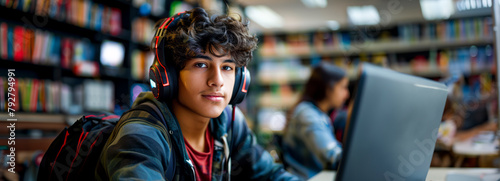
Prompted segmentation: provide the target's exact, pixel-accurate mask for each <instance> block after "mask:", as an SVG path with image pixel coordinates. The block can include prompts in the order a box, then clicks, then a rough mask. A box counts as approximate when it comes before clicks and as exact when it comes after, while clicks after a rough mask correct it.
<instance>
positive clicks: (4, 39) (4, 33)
mask: <svg viewBox="0 0 500 181" xmlns="http://www.w3.org/2000/svg"><path fill="white" fill-rule="evenodd" d="M7 31H8V29H7V23H2V24H0V32H1V33H2V34H1V35H0V40H1V41H2V42H0V43H2V45H1V47H2V50H1V51H0V52H1V56H2V58H3V59H7V58H8V51H9V49H8V47H7V38H8V37H7Z"/></svg>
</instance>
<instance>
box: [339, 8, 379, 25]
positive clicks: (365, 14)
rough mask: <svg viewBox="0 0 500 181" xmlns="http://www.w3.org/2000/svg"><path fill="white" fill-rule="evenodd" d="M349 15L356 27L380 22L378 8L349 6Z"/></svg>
mask: <svg viewBox="0 0 500 181" xmlns="http://www.w3.org/2000/svg"><path fill="white" fill-rule="evenodd" d="M347 15H348V16H349V20H350V21H351V23H352V24H354V25H375V24H378V23H379V22H380V16H379V14H378V11H377V8H375V6H373V5H368V6H348V7H347Z"/></svg>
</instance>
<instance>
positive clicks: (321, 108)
mask: <svg viewBox="0 0 500 181" xmlns="http://www.w3.org/2000/svg"><path fill="white" fill-rule="evenodd" d="M348 84H349V80H348V78H347V74H346V72H345V71H344V70H342V69H341V68H339V67H336V66H334V65H332V64H329V63H325V62H322V63H320V64H319V65H318V66H316V67H315V68H313V71H312V74H311V76H310V78H309V80H308V81H307V83H306V85H305V90H304V92H303V95H302V96H301V98H300V99H299V101H298V103H297V104H296V105H295V106H294V107H292V109H291V110H290V112H289V114H288V120H287V125H286V128H285V133H284V135H283V161H284V164H285V166H286V167H287V170H288V171H290V172H292V173H294V174H296V175H298V176H300V177H302V178H303V179H308V178H311V177H312V176H314V175H316V174H317V173H319V172H320V171H321V170H323V169H336V165H337V162H338V161H339V160H340V156H341V153H342V146H341V144H340V143H339V142H338V140H336V139H335V135H334V133H333V132H332V130H333V125H332V124H331V120H330V118H329V116H328V115H327V113H328V111H329V110H331V109H338V108H341V107H342V106H343V105H344V102H345V101H346V99H347V98H348V97H349V90H348Z"/></svg>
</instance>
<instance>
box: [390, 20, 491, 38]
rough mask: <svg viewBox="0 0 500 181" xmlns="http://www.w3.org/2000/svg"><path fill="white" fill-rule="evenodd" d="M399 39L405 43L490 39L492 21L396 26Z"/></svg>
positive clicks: (454, 21) (453, 21)
mask: <svg viewBox="0 0 500 181" xmlns="http://www.w3.org/2000/svg"><path fill="white" fill-rule="evenodd" d="M398 33H399V39H400V40H401V41H405V42H413V41H421V40H436V39H437V40H441V41H457V40H478V39H479V40H485V39H492V38H493V35H494V32H493V20H492V18H491V17H484V18H466V19H456V20H448V21H441V22H437V23H427V24H424V25H418V24H410V25H400V26H398Z"/></svg>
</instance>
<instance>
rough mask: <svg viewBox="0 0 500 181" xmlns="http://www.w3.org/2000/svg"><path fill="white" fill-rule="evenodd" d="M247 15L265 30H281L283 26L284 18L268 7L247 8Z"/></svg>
mask: <svg viewBox="0 0 500 181" xmlns="http://www.w3.org/2000/svg"><path fill="white" fill-rule="evenodd" d="M245 14H246V15H247V16H248V18H250V19H251V20H252V21H254V22H255V23H257V24H259V25H260V26H262V27H264V28H279V27H282V26H283V18H281V16H280V15H279V14H278V13H276V12H274V11H273V10H272V9H271V8H268V7H267V6H247V7H246V8H245Z"/></svg>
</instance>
